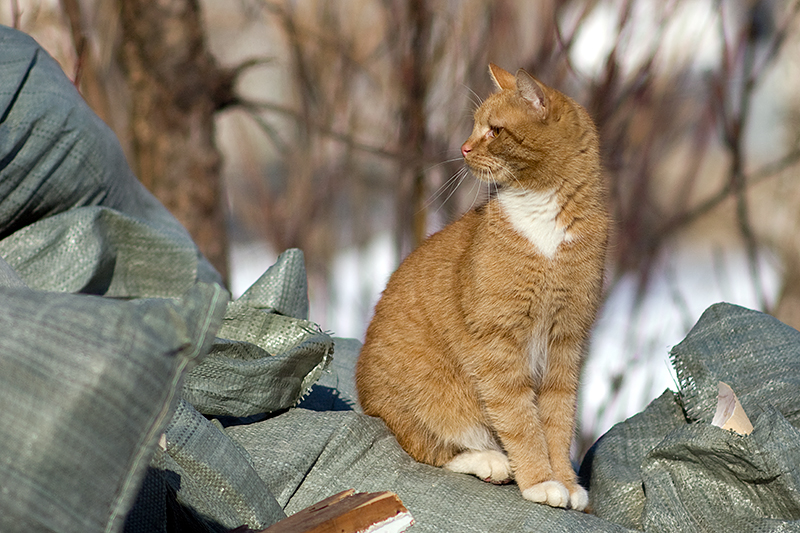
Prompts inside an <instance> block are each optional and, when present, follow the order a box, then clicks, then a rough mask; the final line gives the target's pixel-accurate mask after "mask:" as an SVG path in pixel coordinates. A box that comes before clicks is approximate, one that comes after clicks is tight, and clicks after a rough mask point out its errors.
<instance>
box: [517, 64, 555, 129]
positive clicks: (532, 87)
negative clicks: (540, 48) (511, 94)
mask: <svg viewBox="0 0 800 533" xmlns="http://www.w3.org/2000/svg"><path fill="white" fill-rule="evenodd" d="M516 82H517V94H519V95H520V96H521V97H522V98H523V100H525V101H526V102H528V103H530V104H531V107H533V111H534V112H535V113H536V114H537V115H539V116H540V117H541V118H542V119H544V118H545V117H546V116H547V112H548V111H549V109H550V99H549V98H548V97H547V92H546V91H545V90H544V86H542V84H541V83H539V82H538V81H537V80H536V78H534V77H533V76H531V75H530V74H528V73H527V72H525V71H524V70H522V69H519V70H518V71H517V75H516Z"/></svg>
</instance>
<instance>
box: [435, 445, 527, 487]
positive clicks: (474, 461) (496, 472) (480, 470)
mask: <svg viewBox="0 0 800 533" xmlns="http://www.w3.org/2000/svg"><path fill="white" fill-rule="evenodd" d="M442 468H444V469H446V470H450V471H451V472H460V473H462V474H472V475H473V476H477V477H479V478H480V479H482V480H484V481H487V482H489V483H494V484H495V485H503V484H505V483H510V482H511V465H510V464H509V462H508V456H507V455H506V454H504V453H503V452H501V451H498V450H467V451H465V452H461V453H460V454H458V455H456V456H455V457H453V458H452V459H451V460H450V461H449V462H447V463H445V464H444V465H443V467H442Z"/></svg>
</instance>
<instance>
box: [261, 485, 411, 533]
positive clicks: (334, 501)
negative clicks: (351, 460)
mask: <svg viewBox="0 0 800 533" xmlns="http://www.w3.org/2000/svg"><path fill="white" fill-rule="evenodd" d="M413 523H414V518H413V517H412V516H411V513H410V512H408V509H406V508H405V506H404V505H403V502H401V501H400V498H399V497H398V496H397V494H395V493H393V492H388V491H387V492H359V493H356V492H355V491H354V490H353V489H349V490H346V491H342V492H340V493H338V494H335V495H333V496H330V497H328V498H325V499H324V500H322V501H319V502H317V503H315V504H314V505H311V506H310V507H307V508H305V509H303V510H302V511H299V512H297V513H295V514H293V515H292V516H290V517H288V518H286V519H284V520H281V521H280V522H278V523H276V524H273V525H271V526H270V527H268V528H267V529H265V530H263V531H262V532H261V533H401V532H403V531H405V530H406V529H408V528H409V527H410V526H411V525H412V524H413Z"/></svg>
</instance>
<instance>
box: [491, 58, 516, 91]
mask: <svg viewBox="0 0 800 533" xmlns="http://www.w3.org/2000/svg"><path fill="white" fill-rule="evenodd" d="M489 74H491V76H492V81H493V82H494V84H495V86H496V87H497V89H498V90H500V91H503V90H514V89H515V88H516V87H517V82H516V81H514V75H513V74H511V73H510V72H509V71H507V70H504V69H502V68H500V67H498V66H497V65H495V64H494V63H489Z"/></svg>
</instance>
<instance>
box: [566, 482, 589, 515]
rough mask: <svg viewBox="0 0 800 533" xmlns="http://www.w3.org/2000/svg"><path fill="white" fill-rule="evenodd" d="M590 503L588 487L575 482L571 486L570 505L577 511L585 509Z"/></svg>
mask: <svg viewBox="0 0 800 533" xmlns="http://www.w3.org/2000/svg"><path fill="white" fill-rule="evenodd" d="M588 505H589V493H588V492H586V489H584V488H583V487H581V486H580V485H578V484H577V483H576V484H574V485H573V486H572V487H570V488H569V506H570V508H572V509H575V510H576V511H583V510H584V509H586V506H588Z"/></svg>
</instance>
